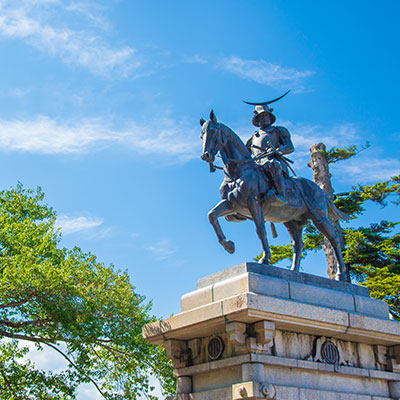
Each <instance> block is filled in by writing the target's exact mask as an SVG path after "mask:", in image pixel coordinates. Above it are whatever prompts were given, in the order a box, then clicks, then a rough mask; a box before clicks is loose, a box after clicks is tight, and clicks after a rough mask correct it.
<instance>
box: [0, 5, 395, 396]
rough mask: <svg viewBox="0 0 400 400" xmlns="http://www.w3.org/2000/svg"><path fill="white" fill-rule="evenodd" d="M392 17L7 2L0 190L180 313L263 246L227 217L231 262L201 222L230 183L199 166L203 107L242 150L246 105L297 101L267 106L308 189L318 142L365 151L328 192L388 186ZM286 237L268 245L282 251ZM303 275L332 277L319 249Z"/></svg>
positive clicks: (353, 9) (337, 172)
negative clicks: (24, 191)
mask: <svg viewBox="0 0 400 400" xmlns="http://www.w3.org/2000/svg"><path fill="white" fill-rule="evenodd" d="M399 12H400V5H399V2H398V1H394V0H393V1H389V0H388V1H384V2H381V3H380V4H379V5H378V4H377V3H376V2H372V1H352V2H346V1H335V2H321V1H302V2H298V1H238V0H230V1H225V0H222V1H218V2H212V1H208V0H206V1H201V2H188V1H170V2H165V1H153V2H143V1H136V0H131V1H128V0H125V1H123V0H118V1H117V0H107V1H105V0H97V1H92V0H0V54H1V60H0V71H1V74H0V85H1V91H0V168H1V171H2V174H1V178H2V179H1V187H2V188H8V187H10V186H14V185H15V184H16V183H17V181H21V182H22V183H23V184H24V185H25V186H26V187H31V188H34V187H36V186H41V187H42V189H43V190H44V192H45V193H46V201H47V202H48V203H49V204H50V205H52V206H53V207H54V208H55V210H57V212H58V216H59V217H58V223H59V226H61V227H62V229H63V237H64V239H63V245H64V246H67V247H71V246H73V245H78V246H80V247H82V248H83V249H84V250H85V251H91V252H92V253H94V254H96V255H97V256H98V258H99V259H100V260H101V261H103V262H105V263H107V264H108V263H113V264H115V265H116V266H117V267H118V268H121V269H126V270H127V271H128V272H129V274H130V276H131V279H132V283H133V284H134V285H135V286H136V288H137V291H138V292H139V293H141V294H144V295H146V297H147V298H148V299H149V300H150V299H152V300H153V304H154V306H153V311H154V313H155V314H156V315H158V316H168V315H170V314H171V313H177V312H179V298H180V296H181V294H183V293H185V292H188V291H190V290H193V289H194V288H195V283H196V280H197V279H199V278H200V277H202V276H205V275H208V274H210V273H213V272H216V271H218V270H221V269H224V268H227V267H230V266H233V265H235V264H238V263H240V262H244V261H250V260H251V259H252V257H254V256H255V255H257V254H258V253H259V252H260V244H259V242H258V239H257V237H256V234H255V230H254V227H253V225H252V223H250V222H246V223H242V224H228V223H223V228H224V230H225V232H226V234H227V236H228V237H229V238H230V239H232V240H234V241H235V242H236V249H237V251H236V253H235V255H233V256H230V255H229V254H228V253H225V252H224V250H223V249H222V247H221V246H220V245H219V244H218V242H217V240H216V238H215V236H214V232H213V230H212V228H211V226H210V225H209V223H208V220H207V212H208V210H209V209H211V208H212V207H213V206H214V204H216V203H217V202H218V201H219V194H218V187H219V184H220V182H221V180H222V175H221V173H220V172H216V173H215V174H210V173H209V171H208V166H207V165H206V164H205V163H204V162H202V161H201V160H200V153H201V146H202V144H201V141H200V139H199V135H200V126H199V123H198V121H199V117H200V116H203V117H205V118H206V117H208V114H209V111H210V108H211V107H212V108H213V109H214V111H215V113H216V115H217V117H218V119H219V120H220V121H223V122H224V123H225V124H227V125H228V126H230V127H231V128H232V129H234V130H235V131H236V132H238V133H239V134H240V135H241V136H242V137H243V138H244V139H245V138H247V137H248V136H249V135H250V134H251V133H252V132H253V130H254V127H253V126H252V125H251V122H250V121H251V116H252V108H251V107H250V106H247V105H245V104H243V103H242V100H248V101H260V100H261V101H263V100H268V99H271V98H274V97H277V96H279V95H281V94H282V93H283V92H285V91H286V90H288V89H291V90H292V91H291V93H290V94H289V95H288V96H287V97H285V99H283V100H282V101H280V102H279V103H276V105H275V107H274V108H275V111H276V116H277V124H279V125H283V126H286V127H287V128H288V129H289V130H290V132H291V133H292V138H293V141H294V145H295V148H296V152H295V153H294V154H293V157H292V158H293V159H294V160H295V161H296V163H295V170H296V172H297V173H298V174H299V175H303V176H306V177H311V171H310V170H309V168H308V167H307V166H306V164H307V161H308V158H309V156H308V149H309V147H310V146H311V145H312V144H314V143H317V142H320V141H322V142H324V143H326V144H327V146H328V147H330V146H346V145H351V144H357V145H362V144H364V143H365V141H366V140H369V141H370V142H371V145H372V147H371V148H370V149H368V150H366V151H364V152H362V153H361V154H360V155H359V156H357V157H356V158H354V159H352V160H349V161H344V162H341V163H340V164H338V165H337V166H335V167H334V168H333V169H332V173H333V182H334V187H335V189H336V190H337V191H345V190H348V189H349V188H350V187H351V186H352V185H354V184H357V183H364V184H367V183H373V182H375V181H377V180H381V179H387V178H389V177H390V176H391V175H394V174H398V173H399V171H400V161H399V143H400V142H399V138H400V129H399V125H398V118H397V115H398V106H399V100H398V93H399V89H400V87H399V86H400V85H399V77H398V73H399V70H400V68H399V67H400V65H399V64H400V62H399V60H400V58H399V53H400V52H399V44H398V38H399V33H400V32H399V30H400V29H399V25H398V15H399ZM397 213H398V211H397V210H396V209H395V208H393V207H388V208H386V209H384V210H380V209H378V208H376V207H370V208H369V210H368V213H367V214H366V215H365V216H364V217H363V218H362V220H361V221H362V222H363V223H364V224H368V223H369V222H371V221H376V220H380V219H383V218H388V219H392V220H395V219H396V218H397ZM278 233H279V238H278V239H272V238H270V242H271V243H272V244H284V243H286V242H288V240H289V238H288V235H287V233H286V232H285V230H284V229H282V228H281V227H279V228H278ZM270 236H271V235H270ZM303 267H304V270H305V271H307V272H312V273H316V274H321V275H324V274H325V270H326V265H325V262H324V258H323V256H322V255H318V254H317V255H314V254H312V255H310V256H309V257H307V259H306V260H305V262H304V263H303ZM82 398H84V397H82Z"/></svg>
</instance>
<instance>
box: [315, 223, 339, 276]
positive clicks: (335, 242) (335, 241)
mask: <svg viewBox="0 0 400 400" xmlns="http://www.w3.org/2000/svg"><path fill="white" fill-rule="evenodd" d="M312 221H313V222H314V225H315V227H316V228H317V229H318V230H319V231H320V232H321V233H322V234H323V235H324V236H325V237H326V238H327V239H328V240H329V242H330V243H331V245H332V247H333V250H334V251H335V255H336V260H337V261H338V268H337V273H336V277H335V280H337V281H346V265H345V263H344V260H343V256H342V251H341V249H340V242H339V238H338V235H337V233H336V231H335V230H334V229H333V226H332V225H331V223H330V222H329V219H328V218H327V217H322V218H318V219H317V218H312Z"/></svg>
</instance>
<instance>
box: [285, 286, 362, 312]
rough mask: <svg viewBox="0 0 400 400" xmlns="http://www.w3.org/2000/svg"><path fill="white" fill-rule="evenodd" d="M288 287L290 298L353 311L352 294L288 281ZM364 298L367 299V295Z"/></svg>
mask: <svg viewBox="0 0 400 400" xmlns="http://www.w3.org/2000/svg"><path fill="white" fill-rule="evenodd" d="M289 287H290V298H291V299H292V300H297V301H301V302H303V303H309V304H315V305H321V306H324V307H329V308H335V309H340V310H348V311H355V310H354V300H353V295H352V294H350V293H347V292H342V291H338V290H331V289H326V288H323V287H318V286H314V285H305V284H302V283H297V282H289ZM365 299H367V301H368V300H369V299H368V298H367V297H365Z"/></svg>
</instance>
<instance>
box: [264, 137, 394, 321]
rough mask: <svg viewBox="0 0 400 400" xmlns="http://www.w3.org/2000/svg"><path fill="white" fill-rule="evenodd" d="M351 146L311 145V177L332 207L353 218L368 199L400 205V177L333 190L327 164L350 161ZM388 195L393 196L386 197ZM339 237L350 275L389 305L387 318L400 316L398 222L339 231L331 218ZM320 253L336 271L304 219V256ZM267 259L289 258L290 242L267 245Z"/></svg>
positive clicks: (327, 249) (321, 239) (319, 238)
mask: <svg viewBox="0 0 400 400" xmlns="http://www.w3.org/2000/svg"><path fill="white" fill-rule="evenodd" d="M367 147H369V144H368V143H367V144H366V146H364V147H362V148H361V149H358V148H357V147H356V146H350V147H348V148H336V147H333V148H332V149H330V150H326V148H325V146H324V145H323V144H322V143H320V144H317V145H314V146H312V147H311V149H310V153H311V161H310V163H309V166H310V167H311V168H312V169H313V175H314V180H315V181H316V183H317V184H319V185H320V186H321V188H322V189H323V190H324V191H325V193H326V195H327V196H329V197H331V198H332V199H333V201H334V203H335V205H336V206H337V207H338V208H339V209H340V210H341V211H343V212H344V213H346V214H349V215H352V216H353V219H356V218H357V217H358V216H360V215H362V214H363V213H364V212H365V209H364V207H363V205H364V204H365V203H366V202H372V203H375V204H378V205H380V206H381V207H385V206H387V205H388V204H389V202H390V203H392V204H395V205H399V204H400V201H399V200H400V175H397V176H393V177H392V178H391V179H389V180H387V181H382V182H377V183H375V184H373V185H366V186H363V185H356V186H353V187H352V188H351V190H350V191H349V192H346V193H338V194H335V193H334V190H333V187H332V184H331V175H330V172H329V164H331V163H336V162H339V161H342V160H346V159H349V158H351V157H353V156H355V155H357V154H358V153H359V152H360V151H362V150H364V149H366V148H367ZM390 198H392V200H390ZM331 223H332V225H333V226H334V228H335V230H336V232H337V233H338V235H339V237H340V239H341V241H342V251H343V258H344V261H345V264H346V267H347V271H348V274H349V278H350V279H352V280H353V281H355V282H357V283H359V284H361V285H363V286H366V287H368V289H369V291H370V294H371V296H372V297H374V298H377V299H380V300H384V301H386V302H387V303H388V305H389V310H390V312H391V314H392V316H393V317H394V318H395V319H397V320H400V234H399V233H395V228H396V226H397V224H398V222H390V221H381V222H379V223H371V224H370V225H369V226H368V227H362V226H361V227H356V228H354V227H347V228H345V229H343V228H342V227H341V226H340V224H339V221H337V220H336V221H332V220H331ZM320 249H323V250H324V251H325V255H326V258H327V261H328V274H329V275H330V276H334V275H335V272H336V271H335V262H336V258H335V256H334V255H333V254H332V251H331V248H330V246H329V245H328V244H327V242H326V240H325V238H324V237H323V236H322V235H321V234H320V233H319V232H318V231H317V230H316V229H315V227H314V226H313V225H312V224H311V223H309V224H308V225H307V226H306V229H305V235H304V255H305V254H306V253H307V252H308V251H310V250H314V251H315V250H320ZM271 253H272V262H273V263H276V262H278V261H281V260H283V259H288V258H291V257H292V254H293V252H292V248H291V245H286V246H271Z"/></svg>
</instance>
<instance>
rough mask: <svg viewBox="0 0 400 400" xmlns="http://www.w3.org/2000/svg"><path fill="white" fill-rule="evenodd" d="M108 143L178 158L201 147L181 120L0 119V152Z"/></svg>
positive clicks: (64, 150) (82, 148) (62, 150)
mask: <svg viewBox="0 0 400 400" xmlns="http://www.w3.org/2000/svg"><path fill="white" fill-rule="evenodd" d="M112 145H117V146H118V145H119V146H122V147H123V148H128V149H132V150H134V151H137V152H139V153H140V154H160V155H166V156H168V157H169V158H172V157H175V159H176V160H178V161H182V160H187V159H190V158H193V157H196V156H197V155H198V154H197V153H198V152H199V151H200V149H201V144H200V140H199V129H197V128H195V127H194V126H191V125H189V124H188V123H187V121H185V120H180V121H175V120H173V119H171V118H160V119H158V120H153V121H151V122H150V123H146V124H141V123H137V122H134V121H128V122H126V123H125V127H124V128H123V129H117V128H115V127H113V126H112V124H111V123H110V122H109V120H104V119H83V120H80V121H77V122H76V121H74V122H73V123H67V122H60V121H58V120H56V119H52V118H50V117H47V116H39V117H36V118H34V119H31V120H29V119H24V120H23V119H15V120H4V119H3V120H2V119H0V151H16V150H17V151H25V152H31V153H41V154H72V153H85V152H89V151H96V150H101V149H103V148H105V147H109V146H112Z"/></svg>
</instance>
